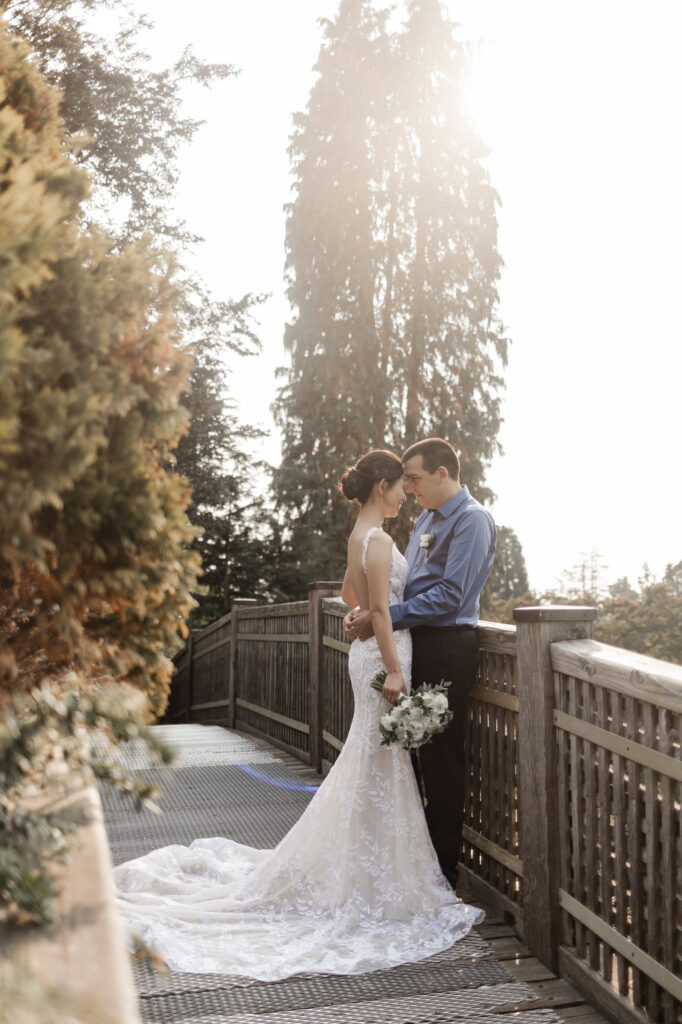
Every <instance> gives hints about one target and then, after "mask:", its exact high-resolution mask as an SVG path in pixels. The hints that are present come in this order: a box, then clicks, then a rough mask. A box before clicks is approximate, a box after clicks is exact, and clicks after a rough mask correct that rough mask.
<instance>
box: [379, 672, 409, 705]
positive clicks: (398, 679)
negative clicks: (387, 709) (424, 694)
mask: <svg viewBox="0 0 682 1024" xmlns="http://www.w3.org/2000/svg"><path fill="white" fill-rule="evenodd" d="M401 693H404V694H407V687H406V686H405V680H404V679H403V674H402V672H400V671H397V672H387V673H386V678H385V679H384V688H383V690H382V691H381V696H382V697H385V698H386V700H387V701H389V702H390V703H391V704H395V702H396V701H397V699H398V697H399V696H400V694H401Z"/></svg>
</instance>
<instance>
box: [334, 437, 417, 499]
mask: <svg viewBox="0 0 682 1024" xmlns="http://www.w3.org/2000/svg"><path fill="white" fill-rule="evenodd" d="M402 475H403V464H402V462H401V461H400V459H399V458H398V456H397V455H394V453H393V452H389V451H385V450H383V449H380V448H376V449H374V450H373V451H371V452H367V454H366V455H363V456H362V458H361V459H358V461H357V462H356V463H355V465H354V466H350V467H349V468H348V469H347V470H346V472H345V473H344V474H343V476H342V477H341V479H340V480H339V490H340V491H341V493H342V494H344V495H345V497H346V498H348V500H349V501H359V502H360V504H361V505H364V504H365V502H366V501H368V500H369V496H370V494H371V493H372V488H373V487H374V485H375V483H377V481H378V480H386V482H387V483H388V484H389V485H390V484H394V483H395V482H396V480H399V479H400V477H401V476H402Z"/></svg>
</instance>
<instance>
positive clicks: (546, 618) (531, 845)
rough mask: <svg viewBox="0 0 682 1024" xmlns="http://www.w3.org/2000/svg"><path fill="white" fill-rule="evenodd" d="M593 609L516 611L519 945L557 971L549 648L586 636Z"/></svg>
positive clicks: (556, 858)
mask: <svg viewBox="0 0 682 1024" xmlns="http://www.w3.org/2000/svg"><path fill="white" fill-rule="evenodd" d="M595 616H596V612H595V610H594V608H562V607H546V608H542V607H540V608H517V609H516V610H515V611H514V619H515V620H516V625H517V644H516V656H517V670H518V674H519V678H520V679H521V680H522V683H523V685H521V686H520V687H519V794H520V849H521V859H522V861H523V867H524V887H523V906H524V923H525V928H524V940H525V942H526V943H527V945H528V948H529V949H530V951H531V953H533V954H534V955H535V956H537V957H541V958H542V959H544V960H545V962H547V963H548V965H549V966H550V967H551V968H552V970H553V971H556V970H557V969H558V949H559V931H560V914H559V907H558V905H557V891H558V887H559V853H558V847H557V843H556V835H557V827H558V820H559V819H558V801H557V752H556V741H555V737H554V724H553V719H552V713H553V710H554V686H553V676H552V664H551V660H550V654H549V644H550V643H551V642H552V641H554V640H561V639H564V638H566V637H575V638H580V637H585V636H588V635H589V630H590V627H591V622H592V620H593V619H594V618H595Z"/></svg>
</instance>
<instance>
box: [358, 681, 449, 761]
mask: <svg viewBox="0 0 682 1024" xmlns="http://www.w3.org/2000/svg"><path fill="white" fill-rule="evenodd" d="M385 678H386V672H385V671H382V672H378V673H377V675H376V676H375V677H374V679H373V680H372V682H371V684H370V685H371V686H372V688H373V689H375V690H378V691H379V692H381V690H382V689H383V685H384V680H385ZM449 685H450V683H449V682H446V681H445V680H442V681H441V682H440V683H439V684H438V685H437V686H427V684H426V683H424V684H422V686H419V687H417V689H416V690H412V692H411V693H410V694H401V695H400V697H399V698H398V700H397V701H396V703H395V704H394V705H393V707H392V708H391V710H390V711H389V712H387V713H386V714H385V715H382V716H381V720H380V722H379V732H380V733H381V737H382V739H381V742H382V744H390V743H399V744H400V746H401V747H403V748H404V749H405V750H416V749H417V748H418V747H421V746H422V745H423V744H424V743H428V741H429V740H430V739H431V738H432V737H433V736H435V735H437V734H438V733H439V732H443V730H444V729H445V727H446V726H447V724H448V723H449V722H450V721H451V720H452V711H450V709H449V707H448V698H447V695H446V688H447V687H448V686H449Z"/></svg>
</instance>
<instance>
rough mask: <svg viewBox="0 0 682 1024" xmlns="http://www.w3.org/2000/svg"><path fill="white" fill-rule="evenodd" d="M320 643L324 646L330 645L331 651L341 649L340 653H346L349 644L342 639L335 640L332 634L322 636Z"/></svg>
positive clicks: (348, 649)
mask: <svg viewBox="0 0 682 1024" xmlns="http://www.w3.org/2000/svg"><path fill="white" fill-rule="evenodd" d="M322 643H323V644H324V646H325V647H331V649H332V650H333V651H341V653H342V654H348V652H349V651H350V644H347V643H345V642H344V641H343V640H335V639H334V637H333V636H323V637H322Z"/></svg>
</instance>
